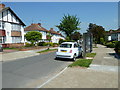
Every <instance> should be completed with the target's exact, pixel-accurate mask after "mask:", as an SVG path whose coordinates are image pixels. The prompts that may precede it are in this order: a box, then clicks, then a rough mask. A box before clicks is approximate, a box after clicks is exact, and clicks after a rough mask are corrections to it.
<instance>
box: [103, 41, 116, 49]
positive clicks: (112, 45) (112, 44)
mask: <svg viewBox="0 0 120 90" xmlns="http://www.w3.org/2000/svg"><path fill="white" fill-rule="evenodd" d="M117 42H118V41H111V42H107V43H106V44H105V46H107V47H108V48H115V45H116V43H117Z"/></svg>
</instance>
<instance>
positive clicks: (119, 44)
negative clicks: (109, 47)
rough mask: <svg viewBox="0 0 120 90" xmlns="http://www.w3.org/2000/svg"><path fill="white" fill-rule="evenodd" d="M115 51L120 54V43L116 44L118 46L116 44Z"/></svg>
mask: <svg viewBox="0 0 120 90" xmlns="http://www.w3.org/2000/svg"><path fill="white" fill-rule="evenodd" d="M115 51H116V53H119V54H120V41H118V42H116V44H115Z"/></svg>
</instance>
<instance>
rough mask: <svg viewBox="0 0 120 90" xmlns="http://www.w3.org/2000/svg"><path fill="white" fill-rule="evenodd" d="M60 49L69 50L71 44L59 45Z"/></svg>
mask: <svg viewBox="0 0 120 90" xmlns="http://www.w3.org/2000/svg"><path fill="white" fill-rule="evenodd" d="M60 47H62V48H71V47H72V44H61V45H60Z"/></svg>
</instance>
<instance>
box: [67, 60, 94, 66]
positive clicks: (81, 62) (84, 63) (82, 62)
mask: <svg viewBox="0 0 120 90" xmlns="http://www.w3.org/2000/svg"><path fill="white" fill-rule="evenodd" d="M92 60H93V59H79V60H77V61H76V62H73V63H72V64H70V65H69V66H68V67H73V66H80V67H89V65H90V64H91V63H92Z"/></svg>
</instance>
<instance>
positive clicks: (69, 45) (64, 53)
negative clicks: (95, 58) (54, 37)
mask: <svg viewBox="0 0 120 90" xmlns="http://www.w3.org/2000/svg"><path fill="white" fill-rule="evenodd" d="M82 55H83V49H82V48H81V46H80V45H79V44H78V43H77V42H63V43H62V44H61V45H60V46H59V47H58V50H57V52H56V57H55V58H56V59H57V58H68V59H73V60H74V61H75V60H76V57H78V56H82Z"/></svg>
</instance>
